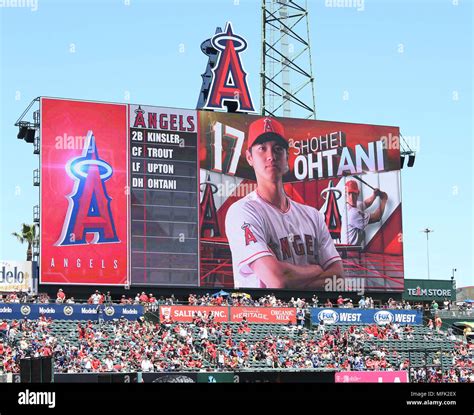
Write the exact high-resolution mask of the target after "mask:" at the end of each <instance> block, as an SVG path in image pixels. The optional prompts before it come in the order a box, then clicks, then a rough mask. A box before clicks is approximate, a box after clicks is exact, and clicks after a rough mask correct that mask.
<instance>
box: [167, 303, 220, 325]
mask: <svg viewBox="0 0 474 415" xmlns="http://www.w3.org/2000/svg"><path fill="white" fill-rule="evenodd" d="M210 313H211V314H212V315H213V317H214V321H216V322H219V323H223V322H228V321H229V308H228V307H219V306H217V307H207V306H186V305H171V306H164V305H162V306H160V321H163V320H165V319H170V320H171V321H172V322H185V323H190V322H192V321H193V317H194V316H195V315H197V316H199V317H208V316H209V315H210Z"/></svg>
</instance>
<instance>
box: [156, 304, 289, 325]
mask: <svg viewBox="0 0 474 415" xmlns="http://www.w3.org/2000/svg"><path fill="white" fill-rule="evenodd" d="M210 314H212V315H213V317H214V321H217V322H219V323H227V322H230V323H240V322H241V321H243V318H244V317H245V318H246V320H247V322H248V323H273V324H288V322H291V323H293V324H295V323H296V308H283V307H281V308H277V307H227V306H216V307H212V306H180V305H171V306H160V321H164V320H165V319H170V320H171V321H172V322H186V323H190V322H191V321H193V317H194V316H195V315H197V316H199V317H205V318H206V317H208V316H209V315H210Z"/></svg>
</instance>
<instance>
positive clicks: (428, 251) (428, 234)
mask: <svg viewBox="0 0 474 415" xmlns="http://www.w3.org/2000/svg"><path fill="white" fill-rule="evenodd" d="M421 232H424V233H426V260H427V265H428V279H430V247H429V236H430V233H432V232H434V230H433V229H430V228H425V229H423V230H422V231H421Z"/></svg>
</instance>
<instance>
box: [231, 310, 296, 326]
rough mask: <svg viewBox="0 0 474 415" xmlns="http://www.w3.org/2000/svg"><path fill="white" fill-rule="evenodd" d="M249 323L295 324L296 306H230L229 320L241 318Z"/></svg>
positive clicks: (240, 319) (235, 321)
mask: <svg viewBox="0 0 474 415" xmlns="http://www.w3.org/2000/svg"><path fill="white" fill-rule="evenodd" d="M244 317H245V318H246V319H247V321H248V322H249V323H273V324H287V323H288V322H291V323H293V324H296V308H273V307H230V321H231V322H233V323H240V322H241V321H242V320H243V318H244Z"/></svg>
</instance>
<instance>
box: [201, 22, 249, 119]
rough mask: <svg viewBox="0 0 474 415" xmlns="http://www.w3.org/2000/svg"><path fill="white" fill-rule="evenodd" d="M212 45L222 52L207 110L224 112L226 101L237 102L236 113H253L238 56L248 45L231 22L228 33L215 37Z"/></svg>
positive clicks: (214, 73)
mask: <svg viewBox="0 0 474 415" xmlns="http://www.w3.org/2000/svg"><path fill="white" fill-rule="evenodd" d="M211 43H212V46H213V47H214V48H215V49H217V50H218V51H219V58H218V60H217V63H216V66H215V67H214V68H212V75H213V76H212V82H211V87H210V89H209V93H208V96H207V102H206V105H205V106H204V108H205V109H211V110H214V109H225V108H224V101H235V102H237V105H238V107H237V111H240V112H254V111H255V110H254V106H253V103H252V97H251V96H250V90H249V88H248V85H247V80H246V78H247V74H246V73H245V71H244V68H243V66H242V62H241V61H240V56H239V54H240V52H242V51H244V50H245V49H247V42H246V41H245V39H244V38H243V37H241V36H238V35H235V34H234V33H233V32H232V24H231V23H230V22H228V23H227V26H226V28H225V31H224V32H222V33H217V34H216V35H214V36H213V37H212V39H211Z"/></svg>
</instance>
